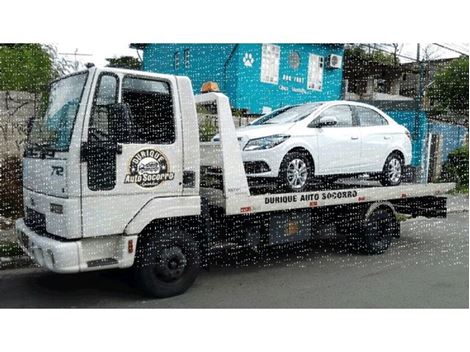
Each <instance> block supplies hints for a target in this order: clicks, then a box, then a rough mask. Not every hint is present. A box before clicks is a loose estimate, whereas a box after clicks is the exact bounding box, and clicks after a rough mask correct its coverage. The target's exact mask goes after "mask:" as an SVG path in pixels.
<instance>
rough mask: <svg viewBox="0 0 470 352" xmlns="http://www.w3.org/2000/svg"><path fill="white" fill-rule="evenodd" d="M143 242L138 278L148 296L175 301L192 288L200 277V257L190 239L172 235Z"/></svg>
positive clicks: (151, 238)
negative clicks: (173, 299) (172, 298)
mask: <svg viewBox="0 0 470 352" xmlns="http://www.w3.org/2000/svg"><path fill="white" fill-rule="evenodd" d="M140 242H141V243H140V244H139V245H138V247H137V253H136V263H135V264H134V275H135V278H136V281H137V283H138V284H139V286H140V287H141V288H142V289H143V290H144V291H145V292H146V293H147V294H149V295H150V296H153V297H157V298H164V297H172V296H176V295H179V294H181V293H183V292H185V291H186V290H187V289H188V288H189V287H191V285H192V284H193V283H194V281H195V280H196V277H197V275H198V273H199V268H200V254H199V249H198V246H197V243H196V242H195V241H194V240H193V239H192V238H191V237H190V236H187V235H183V234H181V233H171V234H168V235H166V236H165V235H163V237H157V236H150V237H147V238H143V239H142V240H140Z"/></svg>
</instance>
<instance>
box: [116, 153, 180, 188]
mask: <svg viewBox="0 0 470 352" xmlns="http://www.w3.org/2000/svg"><path fill="white" fill-rule="evenodd" d="M174 177H175V173H174V172H170V170H169V164H168V160H167V159H166V157H165V156H164V155H163V154H162V153H160V152H159V151H158V150H156V149H143V150H140V151H139V152H137V154H135V155H134V156H133V157H132V158H131V160H130V161H129V168H128V173H127V174H126V177H125V179H124V183H136V184H138V185H139V186H140V187H144V188H149V187H155V186H158V185H159V184H160V183H162V182H164V181H171V180H173V179H174Z"/></svg>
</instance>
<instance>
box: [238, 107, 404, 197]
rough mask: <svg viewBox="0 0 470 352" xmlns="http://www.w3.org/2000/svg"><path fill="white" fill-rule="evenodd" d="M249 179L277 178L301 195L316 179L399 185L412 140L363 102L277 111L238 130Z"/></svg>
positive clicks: (286, 108) (387, 118)
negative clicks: (366, 178) (371, 178)
mask: <svg viewBox="0 0 470 352" xmlns="http://www.w3.org/2000/svg"><path fill="white" fill-rule="evenodd" d="M237 137H238V139H239V141H240V146H241V148H242V156H243V162H244V165H245V170H246V173H247V176H248V177H250V178H266V177H269V178H276V179H277V180H278V181H279V183H280V185H281V186H282V187H284V188H285V189H286V190H288V191H297V192H299V191H302V190H304V189H305V187H306V186H307V185H308V184H309V183H311V181H312V180H313V179H314V178H318V177H319V176H321V177H322V178H323V179H324V180H329V181H331V180H335V179H337V178H339V177H345V176H347V177H349V176H351V175H357V174H365V173H367V174H370V175H375V176H378V177H379V179H380V181H381V183H382V184H383V185H387V186H395V185H398V184H400V182H401V179H402V176H403V167H404V166H405V165H409V164H410V162H411V136H410V133H409V131H408V130H407V129H406V128H405V127H403V126H401V125H399V124H398V123H396V122H395V121H394V120H393V119H392V118H391V117H390V116H388V115H387V114H385V113H384V112H383V111H381V110H379V109H377V108H375V107H373V106H370V105H367V104H362V103H356V102H349V101H331V102H322V103H310V104H303V105H297V106H291V107H285V108H282V109H279V110H275V111H273V112H272V113H270V114H268V115H264V116H262V117H260V118H259V119H257V120H255V121H254V122H252V123H251V124H250V125H248V126H246V127H243V128H240V129H238V130H237Z"/></svg>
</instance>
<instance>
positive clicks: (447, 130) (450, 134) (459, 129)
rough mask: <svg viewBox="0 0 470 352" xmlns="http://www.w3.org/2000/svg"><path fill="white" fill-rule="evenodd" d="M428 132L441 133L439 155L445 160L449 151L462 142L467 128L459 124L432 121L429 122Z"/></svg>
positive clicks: (459, 145)
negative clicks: (441, 140) (440, 152)
mask: <svg viewBox="0 0 470 352" xmlns="http://www.w3.org/2000/svg"><path fill="white" fill-rule="evenodd" d="M429 133H434V134H440V135H442V137H443V143H442V154H441V157H442V161H443V162H444V161H446V160H447V158H448V156H449V153H450V152H451V151H453V150H455V149H457V148H458V147H461V146H462V145H463V144H464V142H465V137H466V135H467V134H468V128H466V127H464V126H460V125H452V124H450V123H445V122H434V121H433V122H430V123H429Z"/></svg>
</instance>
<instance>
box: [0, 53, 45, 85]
mask: <svg viewBox="0 0 470 352" xmlns="http://www.w3.org/2000/svg"><path fill="white" fill-rule="evenodd" d="M53 77H54V70H53V60H52V58H51V56H50V55H49V54H48V52H47V51H46V50H45V49H44V48H43V47H42V46H41V44H2V45H0V90H16V91H26V92H31V93H41V92H43V91H44V90H45V89H46V87H47V84H48V83H49V81H50V80H51V79H52V78H53Z"/></svg>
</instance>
